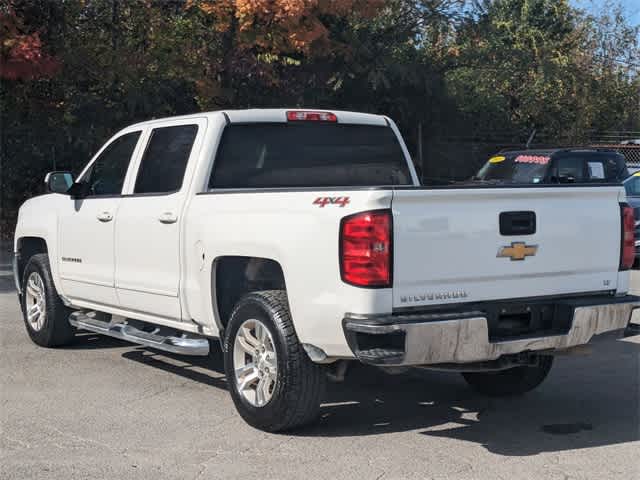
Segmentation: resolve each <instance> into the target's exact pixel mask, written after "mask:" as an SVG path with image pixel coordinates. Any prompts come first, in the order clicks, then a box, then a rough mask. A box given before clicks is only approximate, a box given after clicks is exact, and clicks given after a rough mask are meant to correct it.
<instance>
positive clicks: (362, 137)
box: [209, 123, 411, 189]
mask: <svg viewBox="0 0 640 480" xmlns="http://www.w3.org/2000/svg"><path fill="white" fill-rule="evenodd" d="M409 184H411V176H410V174H409V170H408V167H407V162H406V160H405V157H404V154H403V152H402V148H401V147H400V144H399V142H398V139H397V138H396V136H395V134H394V133H393V130H391V128H389V127H377V126H369V125H344V124H323V123H297V124H290V123H284V124H283V123H278V124H270V123H256V124H239V125H229V126H227V127H226V128H225V131H224V133H223V135H222V140H221V143H220V147H219V149H218V154H217V156H216V160H215V163H214V167H213V172H212V174H211V178H210V180H209V188H210V189H213V188H278V187H329V186H335V187H347V186H376V185H409Z"/></svg>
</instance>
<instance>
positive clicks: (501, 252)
mask: <svg viewBox="0 0 640 480" xmlns="http://www.w3.org/2000/svg"><path fill="white" fill-rule="evenodd" d="M537 252H538V246H537V245H527V244H526V243H524V242H511V246H510V247H500V248H499V249H498V255H497V257H498V258H500V257H508V258H510V259H511V261H521V260H524V259H525V258H527V257H533V256H534V255H535V254H536V253H537Z"/></svg>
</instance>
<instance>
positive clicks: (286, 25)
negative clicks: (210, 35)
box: [187, 0, 384, 54]
mask: <svg viewBox="0 0 640 480" xmlns="http://www.w3.org/2000/svg"><path fill="white" fill-rule="evenodd" d="M383 6H384V1H383V0H189V2H188V3H187V8H192V7H196V8H199V9H200V10H201V11H203V12H204V13H206V14H208V15H211V16H212V18H213V19H214V25H215V27H214V28H215V29H216V30H217V31H219V32H225V31H230V30H232V29H236V28H237V34H238V35H239V36H240V39H241V41H242V42H243V43H244V44H245V45H244V46H245V47H249V48H251V47H257V48H258V49H260V50H262V51H268V52H274V53H275V52H279V53H285V52H299V53H304V54H326V53H328V50H327V49H330V38H329V30H328V29H327V27H326V26H325V24H324V23H323V18H328V17H360V18H371V17H373V16H375V15H376V14H378V13H379V12H380V10H381V8H382V7H383Z"/></svg>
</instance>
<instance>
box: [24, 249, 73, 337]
mask: <svg viewBox="0 0 640 480" xmlns="http://www.w3.org/2000/svg"><path fill="white" fill-rule="evenodd" d="M21 306H22V313H23V317H24V323H25V326H26V327H27V333H28V334H29V337H30V338H31V340H33V341H34V342H35V343H36V344H38V345H40V346H42V347H57V346H61V345H65V344H67V343H69V342H70V341H71V340H72V339H73V336H74V333H75V329H74V328H73V327H72V326H71V324H70V323H69V315H70V314H71V310H70V309H69V308H67V307H65V306H64V304H63V303H62V300H61V299H60V297H59V296H58V292H57V291H56V288H55V286H54V285H53V278H52V277H51V268H50V266H49V257H48V255H47V254H46V253H39V254H37V255H34V256H33V257H31V258H30V259H29V261H28V262H27V265H26V267H25V269H24V273H23V275H22V305H21Z"/></svg>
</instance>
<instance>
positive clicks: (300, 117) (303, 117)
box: [287, 110, 338, 123]
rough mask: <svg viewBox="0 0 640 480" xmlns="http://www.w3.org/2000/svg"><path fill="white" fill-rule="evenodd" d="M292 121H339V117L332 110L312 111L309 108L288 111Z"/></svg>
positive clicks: (288, 117)
mask: <svg viewBox="0 0 640 480" xmlns="http://www.w3.org/2000/svg"><path fill="white" fill-rule="evenodd" d="M287 120H289V121H290V122H333V123H335V122H337V121H338V117H336V116H335V114H333V113H331V112H310V111H307V110H291V111H289V112H287Z"/></svg>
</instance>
